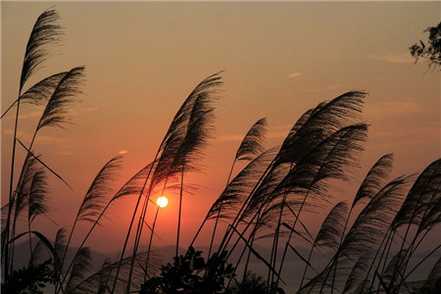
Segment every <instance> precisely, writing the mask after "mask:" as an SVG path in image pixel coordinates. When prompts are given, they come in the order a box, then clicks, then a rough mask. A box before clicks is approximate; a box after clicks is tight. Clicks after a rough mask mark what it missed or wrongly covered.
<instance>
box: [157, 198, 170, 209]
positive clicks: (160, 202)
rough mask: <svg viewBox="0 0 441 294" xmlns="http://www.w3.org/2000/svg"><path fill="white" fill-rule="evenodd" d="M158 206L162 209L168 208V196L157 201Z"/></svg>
mask: <svg viewBox="0 0 441 294" xmlns="http://www.w3.org/2000/svg"><path fill="white" fill-rule="evenodd" d="M156 205H158V206H159V207H161V208H164V207H167V205H168V198H167V197H166V196H159V197H158V198H157V199H156Z"/></svg>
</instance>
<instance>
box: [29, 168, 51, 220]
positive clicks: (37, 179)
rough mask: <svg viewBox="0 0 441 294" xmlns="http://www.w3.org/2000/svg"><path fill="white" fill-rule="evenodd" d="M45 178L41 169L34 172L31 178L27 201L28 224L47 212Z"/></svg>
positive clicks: (44, 173)
mask: <svg viewBox="0 0 441 294" xmlns="http://www.w3.org/2000/svg"><path fill="white" fill-rule="evenodd" d="M47 186H48V184H47V176H46V172H45V171H44V170H43V169H40V170H38V171H36V172H35V173H34V175H33V177H32V182H31V188H30V192H29V199H28V222H29V224H31V223H32V222H33V221H34V220H35V218H36V217H37V216H39V215H42V214H45V213H47V211H48V207H47V203H46V199H47Z"/></svg>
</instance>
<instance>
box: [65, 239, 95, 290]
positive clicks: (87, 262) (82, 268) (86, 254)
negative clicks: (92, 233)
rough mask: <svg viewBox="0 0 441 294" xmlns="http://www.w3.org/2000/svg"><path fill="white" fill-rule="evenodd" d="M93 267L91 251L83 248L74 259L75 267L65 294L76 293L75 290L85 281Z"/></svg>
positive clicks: (71, 272)
mask: <svg viewBox="0 0 441 294" xmlns="http://www.w3.org/2000/svg"><path fill="white" fill-rule="evenodd" d="M90 266H91V255H90V249H89V248H88V247H83V248H81V249H80V250H78V252H77V254H75V256H74V258H73V266H72V270H71V271H70V276H69V279H68V280H67V284H66V289H65V290H64V293H66V294H73V293H75V291H74V288H75V287H76V286H77V285H78V284H79V283H80V282H81V281H82V280H84V278H85V276H86V274H87V272H88V271H89V270H90Z"/></svg>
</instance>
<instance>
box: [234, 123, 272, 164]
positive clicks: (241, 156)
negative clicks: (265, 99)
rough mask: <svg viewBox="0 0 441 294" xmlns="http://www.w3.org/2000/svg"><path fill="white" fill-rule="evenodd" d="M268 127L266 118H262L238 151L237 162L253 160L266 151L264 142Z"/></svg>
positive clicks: (244, 139) (249, 132)
mask: <svg viewBox="0 0 441 294" xmlns="http://www.w3.org/2000/svg"><path fill="white" fill-rule="evenodd" d="M266 125H267V122H266V118H261V119H259V120H258V121H257V122H255V123H254V124H253V125H252V127H251V128H250V129H249V130H248V132H247V133H246V135H245V137H244V138H243V139H242V142H241V143H240V146H239V148H238V149H237V152H236V156H235V158H234V159H235V161H236V160H252V159H253V158H255V157H256V156H257V155H259V154H260V153H262V152H263V151H264V147H263V140H264V139H265V133H266Z"/></svg>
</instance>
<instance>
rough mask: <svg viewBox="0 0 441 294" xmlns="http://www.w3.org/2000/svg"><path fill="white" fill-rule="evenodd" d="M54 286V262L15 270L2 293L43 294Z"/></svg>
mask: <svg viewBox="0 0 441 294" xmlns="http://www.w3.org/2000/svg"><path fill="white" fill-rule="evenodd" d="M50 284H53V270H52V261H51V260H47V261H45V262H43V263H41V264H38V265H34V266H29V267H24V268H21V269H18V270H15V271H14V272H13V273H12V274H11V276H10V278H9V280H8V283H7V285H6V284H2V293H8V294H43V293H44V288H45V287H47V286H48V285H50Z"/></svg>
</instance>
